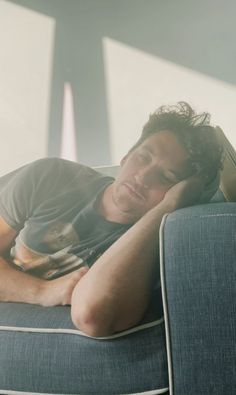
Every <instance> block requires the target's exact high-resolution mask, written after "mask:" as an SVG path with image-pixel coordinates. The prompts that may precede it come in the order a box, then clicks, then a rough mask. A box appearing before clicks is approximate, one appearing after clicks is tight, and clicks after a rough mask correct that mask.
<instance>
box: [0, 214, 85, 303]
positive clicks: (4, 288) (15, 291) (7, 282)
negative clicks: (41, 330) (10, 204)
mask: <svg viewBox="0 0 236 395" xmlns="http://www.w3.org/2000/svg"><path fill="white" fill-rule="evenodd" d="M16 236H17V232H16V230H14V229H13V228H11V227H10V226H9V225H8V224H7V223H6V222H5V221H4V219H3V218H1V217H0V255H1V254H2V255H3V254H4V253H5V252H6V251H7V250H8V249H9V248H10V245H11V243H12V242H13V240H14V239H15V237H16ZM86 272H87V269H81V270H80V271H77V272H74V273H71V274H68V275H67V276H64V277H62V278H59V279H57V280H52V281H45V280H41V279H39V278H36V277H33V276H30V275H29V274H26V273H23V272H20V271H18V270H16V269H14V268H12V267H11V266H10V265H9V264H8V262H7V261H6V260H5V259H4V258H3V257H2V256H0V301H1V302H23V303H33V304H40V305H43V306H54V305H59V304H62V305H64V304H70V302H71V294H72V291H73V289H74V287H75V285H76V284H77V282H78V281H79V280H80V278H81V277H82V276H83V275H84V274H85V273H86Z"/></svg>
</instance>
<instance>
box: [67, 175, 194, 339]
mask: <svg viewBox="0 0 236 395" xmlns="http://www.w3.org/2000/svg"><path fill="white" fill-rule="evenodd" d="M189 183H190V186H189V185H188V184H189ZM193 186H194V185H193V183H191V182H189V181H187V182H186V181H182V182H181V183H179V184H177V186H175V187H173V188H171V189H172V191H171V190H170V191H169V192H167V194H166V196H165V198H164V200H163V201H162V202H161V203H159V204H158V206H156V207H154V208H153V209H151V210H150V211H149V212H148V213H146V214H145V215H144V216H143V217H142V218H141V219H140V220H139V221H138V222H137V223H136V224H135V225H133V226H132V227H131V228H130V229H129V230H128V231H127V232H126V233H125V234H124V235H123V236H122V237H121V238H120V239H119V240H117V241H116V242H115V243H114V244H113V245H112V246H111V247H110V248H109V249H108V250H107V251H106V252H105V253H104V254H103V255H102V256H101V257H100V258H99V259H98V260H97V261H96V263H95V264H94V265H93V266H92V268H91V269H90V270H89V272H88V273H87V274H86V275H85V276H84V277H83V278H82V279H81V281H80V282H79V283H78V284H77V285H76V287H75V289H74V291H73V294H72V310H71V312H72V320H73V322H74V324H75V325H76V326H77V327H78V328H80V329H81V330H83V331H84V332H86V333H88V334H89V335H91V336H98V337H99V336H106V335H110V334H112V333H114V332H117V331H121V330H124V329H127V328H129V327H131V326H133V325H135V324H136V323H137V322H138V321H139V320H140V319H141V318H142V316H143V314H144V312H145V310H146V308H147V306H148V303H149V300H150V289H151V286H152V283H153V272H154V266H155V264H156V252H157V248H158V231H159V227H160V223H161V220H162V217H163V215H164V214H165V213H167V212H171V211H173V210H175V209H176V208H178V207H182V206H185V205H188V204H190V202H191V201H192V200H193V196H194V191H195V196H196V193H197V192H196V188H194V187H193ZM190 187H191V196H190V194H188V196H186V190H187V189H189V188H190ZM183 195H184V198H185V200H184V199H183ZM195 196H194V197H195Z"/></svg>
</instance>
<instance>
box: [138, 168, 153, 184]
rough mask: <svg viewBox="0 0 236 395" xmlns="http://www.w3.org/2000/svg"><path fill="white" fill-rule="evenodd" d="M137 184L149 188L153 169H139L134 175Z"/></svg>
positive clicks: (151, 182)
mask: <svg viewBox="0 0 236 395" xmlns="http://www.w3.org/2000/svg"><path fill="white" fill-rule="evenodd" d="M134 179H135V181H136V183H137V184H139V185H140V186H142V187H143V188H149V187H150V186H151V185H152V184H153V182H154V172H153V169H149V168H147V169H142V170H141V169H140V170H139V171H138V172H137V173H136V174H135V176H134Z"/></svg>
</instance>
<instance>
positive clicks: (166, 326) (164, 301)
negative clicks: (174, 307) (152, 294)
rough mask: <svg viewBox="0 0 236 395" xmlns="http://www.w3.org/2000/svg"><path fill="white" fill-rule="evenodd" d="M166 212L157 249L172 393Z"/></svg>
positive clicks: (170, 389) (171, 392)
mask: <svg viewBox="0 0 236 395" xmlns="http://www.w3.org/2000/svg"><path fill="white" fill-rule="evenodd" d="M167 216H168V214H165V215H164V216H163V218H162V221H161V225H160V230H159V249H160V276H161V293H162V303H163V311H164V321H165V336H166V349H167V365H168V377H169V391H170V395H173V394H174V392H173V369H172V357H171V344H170V328H169V320H168V308H167V299H166V287H165V274H164V248H163V247H164V226H165V223H166V219H167Z"/></svg>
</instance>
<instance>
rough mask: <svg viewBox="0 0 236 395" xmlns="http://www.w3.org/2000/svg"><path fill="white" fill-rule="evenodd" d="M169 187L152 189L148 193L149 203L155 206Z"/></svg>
mask: <svg viewBox="0 0 236 395" xmlns="http://www.w3.org/2000/svg"><path fill="white" fill-rule="evenodd" d="M169 189H170V187H163V188H158V190H157V191H153V192H152V193H151V194H150V199H149V201H150V205H151V206H152V207H154V206H156V205H157V204H158V203H160V202H161V201H162V199H164V196H165V194H166V192H167V191H168V190H169Z"/></svg>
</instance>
